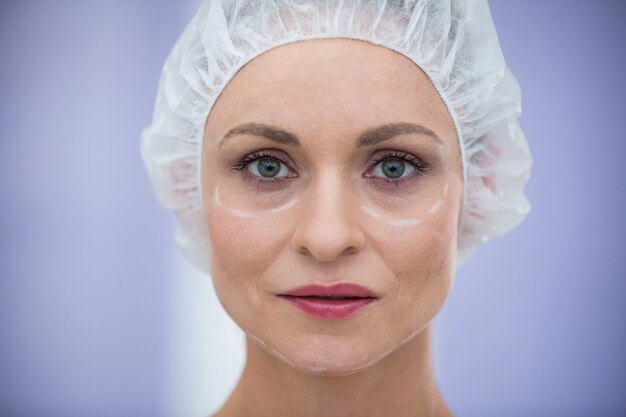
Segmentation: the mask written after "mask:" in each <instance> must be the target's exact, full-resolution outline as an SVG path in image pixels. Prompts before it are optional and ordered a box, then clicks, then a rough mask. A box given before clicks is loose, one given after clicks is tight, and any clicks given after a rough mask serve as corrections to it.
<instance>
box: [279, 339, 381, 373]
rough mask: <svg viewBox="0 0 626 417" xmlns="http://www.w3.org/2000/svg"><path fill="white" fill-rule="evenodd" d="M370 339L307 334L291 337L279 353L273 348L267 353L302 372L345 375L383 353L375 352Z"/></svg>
mask: <svg viewBox="0 0 626 417" xmlns="http://www.w3.org/2000/svg"><path fill="white" fill-rule="evenodd" d="M369 341H371V340H369ZM369 341H366V340H351V339H348V338H346V337H345V336H340V335H337V336H333V335H319V334H318V335H309V336H308V337H307V336H305V337H302V338H300V340H296V341H294V340H292V341H291V343H289V346H284V347H285V349H282V350H281V352H282V353H279V352H277V351H276V350H274V351H272V352H270V353H271V354H273V355H274V356H276V357H278V358H279V359H281V360H282V361H283V362H285V363H286V364H287V365H289V366H291V367H292V368H294V369H297V370H298V371H300V372H302V373H306V374H310V375H316V376H329V377H333V376H346V375H350V374H354V373H357V372H360V371H363V370H365V369H367V368H368V367H369V366H371V365H373V364H374V363H375V362H377V358H378V357H380V356H382V353H383V352H378V351H376V350H375V347H373V346H370V345H369V344H368V342H369ZM294 342H295V343H294Z"/></svg>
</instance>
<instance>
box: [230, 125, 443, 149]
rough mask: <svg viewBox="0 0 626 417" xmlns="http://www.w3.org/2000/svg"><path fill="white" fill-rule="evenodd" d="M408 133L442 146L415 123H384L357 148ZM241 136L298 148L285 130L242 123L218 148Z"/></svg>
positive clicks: (364, 136)
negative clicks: (423, 137) (434, 141)
mask: <svg viewBox="0 0 626 417" xmlns="http://www.w3.org/2000/svg"><path fill="white" fill-rule="evenodd" d="M410 133H413V134H418V135H423V136H428V137H431V138H433V139H434V140H436V141H437V144H438V145H443V141H442V140H441V139H440V138H439V137H438V136H437V135H436V134H435V132H433V131H432V130H430V129H429V128H427V127H425V126H422V125H420V124H417V123H408V122H401V123H386V124H383V125H380V126H377V127H373V128H370V129H367V130H365V131H364V132H363V133H361V135H359V137H358V139H357V147H363V146H373V145H376V144H378V143H380V142H383V141H386V140H389V139H391V138H393V137H395V136H398V135H406V134H410ZM243 134H248V135H254V136H261V137H264V138H266V139H269V140H271V141H273V142H276V143H279V144H281V145H290V146H294V147H299V146H300V139H298V136H296V135H295V134H293V133H290V132H287V131H286V130H283V129H280V128H277V127H274V126H271V125H267V124H264V123H244V124H241V125H239V126H236V127H234V128H232V129H230V130H229V131H228V132H226V134H225V135H224V137H223V138H222V140H220V143H219V148H221V147H222V145H223V144H224V142H225V141H226V140H227V139H228V138H230V137H232V136H235V135H243Z"/></svg>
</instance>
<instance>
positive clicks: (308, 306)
mask: <svg viewBox="0 0 626 417" xmlns="http://www.w3.org/2000/svg"><path fill="white" fill-rule="evenodd" d="M279 297H280V298H283V299H285V300H287V301H289V302H290V303H292V304H293V305H295V306H296V307H298V308H299V309H300V310H302V311H304V312H305V313H307V314H310V315H312V316H315V317H320V318H323V319H331V320H337V319H343V318H346V317H348V316H351V315H353V314H355V313H356V312H357V311H358V310H360V309H362V308H364V307H366V306H368V305H370V304H372V303H373V302H374V301H376V298H358V299H355V300H341V299H339V300H337V299H335V300H333V299H329V298H315V297H294V296H290V295H279Z"/></svg>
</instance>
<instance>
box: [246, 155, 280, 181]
mask: <svg viewBox="0 0 626 417" xmlns="http://www.w3.org/2000/svg"><path fill="white" fill-rule="evenodd" d="M282 168H284V169H282ZM248 171H250V172H251V173H252V174H253V175H255V176H261V177H264V178H273V177H276V176H278V174H279V173H281V172H283V174H285V175H281V177H284V176H286V174H288V173H289V169H288V168H287V166H286V165H285V164H283V163H282V162H281V161H279V160H278V159H276V158H261V159H258V160H257V161H256V163H250V164H248Z"/></svg>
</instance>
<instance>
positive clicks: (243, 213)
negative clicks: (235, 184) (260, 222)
mask: <svg viewBox="0 0 626 417" xmlns="http://www.w3.org/2000/svg"><path fill="white" fill-rule="evenodd" d="M230 212H231V214H232V215H233V216H237V217H241V218H242V219H252V218H254V217H256V214H253V213H249V212H247V211H242V210H237V209H231V210H230Z"/></svg>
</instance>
